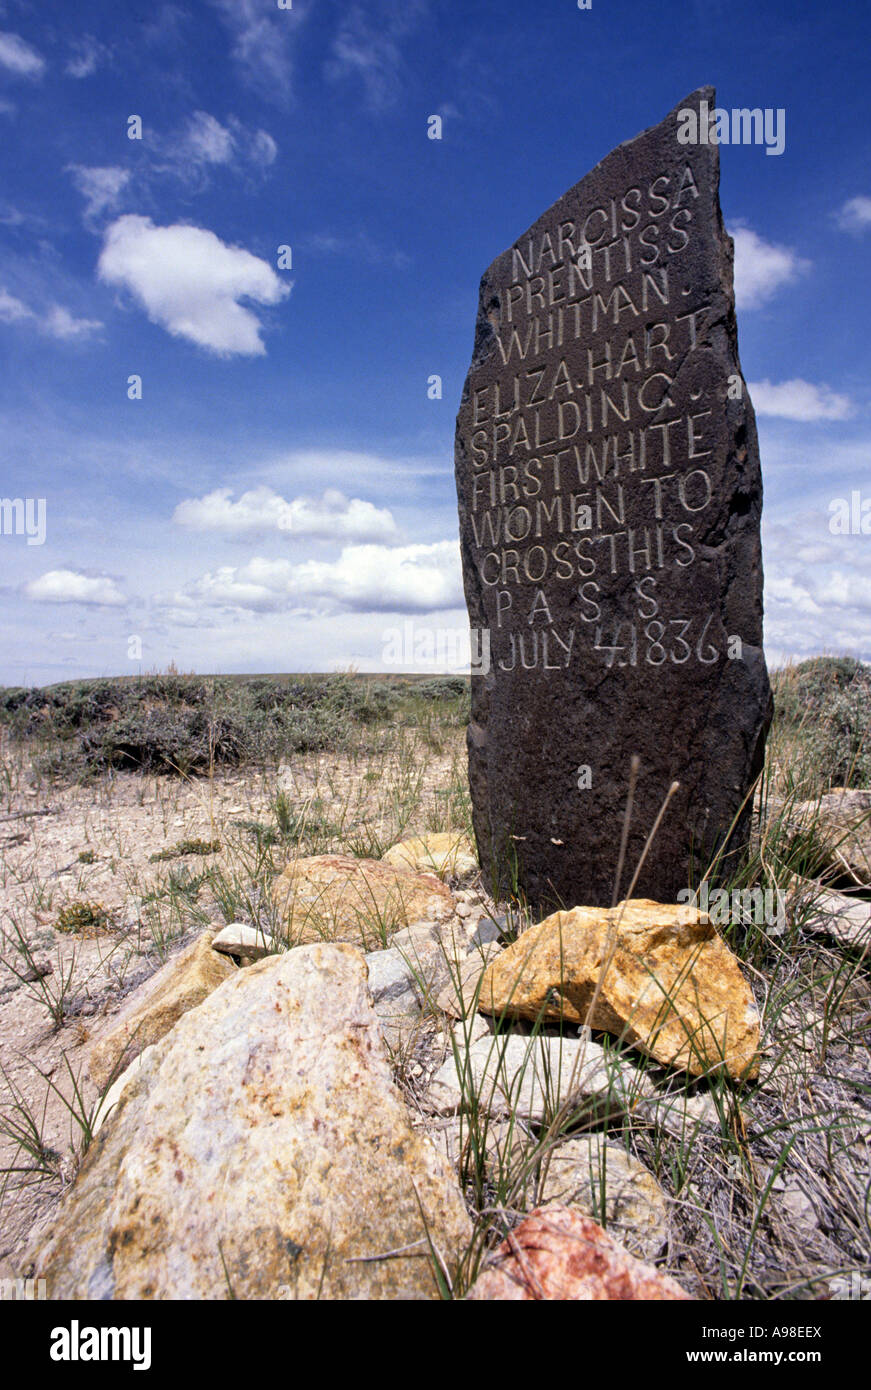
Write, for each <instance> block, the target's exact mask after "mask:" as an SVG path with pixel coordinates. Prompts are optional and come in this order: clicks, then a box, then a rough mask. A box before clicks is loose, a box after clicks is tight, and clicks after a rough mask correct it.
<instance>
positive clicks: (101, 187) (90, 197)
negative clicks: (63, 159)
mask: <svg viewBox="0 0 871 1390" xmlns="http://www.w3.org/2000/svg"><path fill="white" fill-rule="evenodd" d="M67 168H68V171H69V172H70V173H71V174H72V176H73V182H74V184H75V185H76V188H77V189H78V191H79V192H80V193H81V195H82V197H83V198H84V199H85V217H86V218H87V220H88V221H95V220H96V219H97V218H99V217H100V216H102V215H103V214H104V213H106V212H113V211H114V210H115V209H116V208H117V207H118V203H119V200H120V197H121V194H122V192H123V191H124V189H125V188H126V187H127V185H128V184H129V183H130V173H129V171H128V170H127V169H120V168H118V167H117V166H116V165H105V166H102V167H89V166H88V165H85V164H70V165H68V166H67Z"/></svg>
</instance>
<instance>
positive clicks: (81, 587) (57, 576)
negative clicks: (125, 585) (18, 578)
mask: <svg viewBox="0 0 871 1390" xmlns="http://www.w3.org/2000/svg"><path fill="white" fill-rule="evenodd" d="M24 591H25V593H26V594H27V596H28V598H31V599H33V600H34V602H36V603H84V604H87V605H89V606H93V607H99V608H118V607H121V606H123V605H124V603H125V602H126V600H125V598H124V595H123V594H122V592H121V590H120V589H119V588H118V585H117V584H116V583H115V580H114V579H110V578H109V577H108V576H107V575H101V576H98V577H97V578H93V577H91V576H90V575H87V574H81V573H80V572H79V571H78V570H49V571H48V572H47V573H46V574H43V575H40V577H39V578H38V579H32V580H31V581H30V583H29V584H26V585H25V588H24Z"/></svg>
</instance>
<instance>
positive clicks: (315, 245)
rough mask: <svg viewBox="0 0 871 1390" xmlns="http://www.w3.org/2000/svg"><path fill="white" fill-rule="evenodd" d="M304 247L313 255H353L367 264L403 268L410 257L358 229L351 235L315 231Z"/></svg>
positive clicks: (409, 262)
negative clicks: (381, 243) (380, 243)
mask: <svg viewBox="0 0 871 1390" xmlns="http://www.w3.org/2000/svg"><path fill="white" fill-rule="evenodd" d="M306 247H307V249H308V250H309V251H310V252H313V253H314V254H315V255H322V256H353V257H354V259H355V260H357V261H365V262H366V264H367V265H392V266H395V267H396V269H397V270H404V269H405V268H406V266H409V265H411V257H410V256H409V255H408V254H407V252H405V251H397V250H395V249H394V248H392V247H389V246H379V245H378V243H377V242H376V241H373V239H372V237H370V236H369V234H368V232H364V231H358V232H354V233H353V234H352V235H350V236H349V235H337V234H336V233H334V232H316V233H315V235H314V236H311V237H309V238H308V240H307V242H306Z"/></svg>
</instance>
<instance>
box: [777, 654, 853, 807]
mask: <svg viewBox="0 0 871 1390" xmlns="http://www.w3.org/2000/svg"><path fill="white" fill-rule="evenodd" d="M772 684H773V688H774V701H775V716H776V725H777V726H779V735H780V737H782V738H784V739H785V740H787V741H788V742H790V743H792V744H793V745H794V748H795V750H796V753H797V754H800V756H801V760H802V763H803V769H804V780H805V783H806V785H805V792H806V794H807V796H808V797H811V796H814V795H820V794H822V793H823V792H825V791H827V790H828V789H829V788H830V787H867V786H871V667H868V666H866V665H864V664H863V663H862V662H861V661H856V660H854V659H853V658H852V657H846V656H844V657H828V656H820V657H814V658H812V659H811V660H810V661H802V662H800V663H799V665H797V666H788V667H786V668H784V669H783V670H782V671H777V672H775V674H774V677H773V682H772Z"/></svg>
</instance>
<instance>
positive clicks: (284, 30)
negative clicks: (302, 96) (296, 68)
mask: <svg viewBox="0 0 871 1390" xmlns="http://www.w3.org/2000/svg"><path fill="white" fill-rule="evenodd" d="M212 3H213V4H214V5H215V6H216V8H217V9H218V10H219V11H220V13H221V17H222V19H223V21H224V23H225V24H226V26H227V28H228V29H229V31H230V34H231V35H232V40H233V44H232V49H231V52H232V56H233V58H234V60H235V61H236V63H237V64H238V66H239V69H240V71H241V74H242V76H243V78H244V80H245V81H246V82H247V83H248V84H249V86H251V87H253V88H254V89H255V90H257V91H258V92H259V94H260V95H261V96H263V97H266V98H267V99H271V100H273V101H276V102H278V103H279V104H280V105H286V104H287V102H288V101H289V100H290V98H291V96H292V94H293V75H294V74H293V45H294V39H295V37H296V32H297V29H298V26H299V24H300V23H301V22H302V20H303V19H304V18H305V14H306V8H307V7H306V5H305V4H304V3H300V0H297V3H296V4H294V5H293V7H292V8H291V9H286V10H285V9H278V7H277V5H272V6H269V5H264V4H263V3H262V2H261V0H212Z"/></svg>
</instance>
